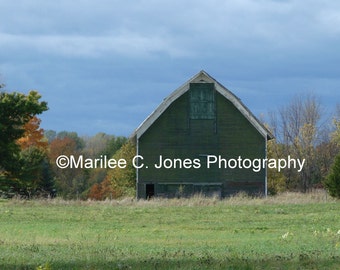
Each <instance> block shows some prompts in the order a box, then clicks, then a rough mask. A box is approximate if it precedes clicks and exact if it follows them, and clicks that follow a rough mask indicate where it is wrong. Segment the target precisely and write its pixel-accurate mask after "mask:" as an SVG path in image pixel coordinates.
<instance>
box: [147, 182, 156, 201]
mask: <svg viewBox="0 0 340 270" xmlns="http://www.w3.org/2000/svg"><path fill="white" fill-rule="evenodd" d="M145 193H146V199H147V200H149V199H151V198H152V197H153V196H154V195H155V185H154V184H146V185H145Z"/></svg>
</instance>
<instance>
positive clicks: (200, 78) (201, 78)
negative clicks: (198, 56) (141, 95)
mask: <svg viewBox="0 0 340 270" xmlns="http://www.w3.org/2000/svg"><path fill="white" fill-rule="evenodd" d="M204 82H206V83H214V84H215V89H216V91H217V92H219V93H220V94H221V95H222V96H224V97H225V98H226V99H228V100H229V101H230V102H231V103H233V104H234V106H235V107H236V108H237V109H238V110H239V111H240V112H241V113H242V114H243V115H244V117H246V118H247V119H248V121H249V122H250V123H251V124H252V125H253V126H254V127H255V128H256V129H257V130H258V132H259V133H260V134H261V135H262V136H263V137H265V138H267V139H268V140H270V139H273V138H274V136H273V135H272V134H271V132H270V131H269V130H268V129H267V128H266V127H265V126H264V125H263V124H262V123H261V122H260V121H259V120H258V119H257V118H256V117H255V116H254V115H253V114H252V113H251V111H250V110H249V109H248V108H247V107H246V106H245V105H244V104H243V103H242V102H241V100H240V99H239V98H238V97H236V96H235V95H234V94H233V93H232V92H231V91H229V90H228V89H227V88H225V87H224V86H223V85H222V84H220V83H219V82H218V81H216V80H215V79H214V78H212V77H211V76H210V75H209V74H208V73H206V72H205V71H204V70H201V71H200V72H199V73H197V74H196V75H195V76H193V77H192V78H191V79H189V80H188V81H187V82H186V83H184V84H183V85H182V86H180V87H179V88H177V89H176V90H175V91H174V92H172V93H171V94H170V95H169V96H168V97H166V98H165V99H164V100H163V102H162V103H161V104H160V105H159V106H158V107H157V108H156V109H155V110H154V111H153V112H152V113H151V114H150V115H149V116H148V117H147V118H146V119H145V120H144V121H143V122H142V123H141V124H140V125H139V127H137V129H136V130H135V131H134V132H133V134H132V136H131V137H135V136H136V137H137V139H138V138H140V137H141V136H142V135H143V134H144V132H145V131H146V130H147V129H148V128H149V127H150V126H151V125H152V124H153V123H154V122H155V121H156V120H157V118H158V117H159V116H160V115H161V114H162V113H163V112H164V111H165V110H166V109H167V108H168V107H169V106H170V104H171V103H172V102H174V101H175V100H176V99H177V98H179V97H180V96H181V95H183V94H184V93H185V92H187V91H188V90H189V88H190V83H204Z"/></svg>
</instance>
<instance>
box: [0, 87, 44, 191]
mask: <svg viewBox="0 0 340 270" xmlns="http://www.w3.org/2000/svg"><path fill="white" fill-rule="evenodd" d="M0 88H1V87H0ZM40 98H41V96H40V95H39V93H38V92H37V91H30V92H29V94H28V95H24V94H21V93H17V92H13V93H7V92H4V91H2V92H0V190H2V191H3V192H5V194H9V192H11V191H13V192H15V193H17V192H18V191H19V190H22V189H24V190H25V189H26V188H27V185H31V184H32V183H28V182H27V181H30V180H32V179H28V178H29V176H30V175H31V176H33V175H34V176H37V174H36V173H35V172H36V171H35V170H36V169H37V167H36V165H37V158H38V159H39V160H40V161H42V156H41V154H42V153H41V151H40V150H37V149H36V150H34V151H26V150H25V148H27V147H28V144H27V145H25V143H24V141H25V139H24V140H23V141H22V142H20V141H19V140H20V138H22V137H23V136H24V134H25V133H26V132H28V133H27V134H29V129H30V128H29V126H30V125H29V124H28V123H29V122H30V121H31V120H32V119H34V120H37V121H38V122H36V123H35V124H33V126H35V127H39V124H40V120H38V119H37V118H34V117H35V115H37V114H41V113H42V112H44V111H46V110H47V109H48V108H47V103H46V102H44V101H39V99H40ZM31 131H32V132H33V131H34V128H33V127H32V130H31ZM36 131H37V132H38V129H37V130H36ZM21 143H22V144H21ZM29 155H32V156H30V157H29ZM33 170H34V173H33ZM36 180H37V179H35V180H34V181H36ZM32 181H33V180H32Z"/></svg>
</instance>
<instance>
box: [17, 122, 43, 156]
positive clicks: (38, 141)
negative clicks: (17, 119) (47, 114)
mask: <svg viewBox="0 0 340 270" xmlns="http://www.w3.org/2000/svg"><path fill="white" fill-rule="evenodd" d="M40 123H41V120H40V119H39V118H38V117H37V116H36V115H34V116H33V117H32V118H31V119H30V120H29V121H28V122H27V123H26V124H25V125H24V134H23V136H22V137H21V138H19V139H18V140H17V143H18V144H19V145H20V148H21V149H27V148H29V147H32V146H34V147H37V148H40V149H42V150H44V151H47V147H48V142H47V140H46V139H45V136H44V130H43V129H42V128H40Z"/></svg>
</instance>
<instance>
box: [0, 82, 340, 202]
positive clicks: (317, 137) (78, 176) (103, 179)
mask: <svg viewBox="0 0 340 270" xmlns="http://www.w3.org/2000/svg"><path fill="white" fill-rule="evenodd" d="M1 88H2V89H0V91H1V92H0V196H3V197H6V196H7V197H11V196H14V195H19V196H24V197H34V196H45V197H46V196H50V197H53V196H56V195H57V196H62V197H63V198H67V199H74V198H79V199H86V198H91V199H96V200H103V199H106V198H118V197H122V196H133V195H134V194H135V169H134V168H133V166H132V164H128V167H127V168H125V169H119V168H115V169H113V170H110V169H103V168H95V169H86V168H65V169H60V168H58V166H57V165H56V164H55V160H56V158H57V157H58V156H60V155H67V156H70V155H73V156H74V157H75V158H77V157H79V156H80V155H83V156H84V157H87V158H93V159H94V158H97V157H99V156H101V155H102V156H107V157H112V158H115V159H116V160H118V159H120V158H124V159H125V160H127V161H129V160H132V157H133V156H134V155H135V154H136V149H135V146H134V145H133V143H132V142H131V141H129V140H128V138H126V137H124V136H114V135H109V134H105V133H98V134H96V135H94V136H91V137H90V136H78V134H77V133H76V132H69V131H62V132H56V131H53V130H46V131H44V130H43V129H42V128H40V123H41V120H40V119H39V118H38V116H39V115H40V114H41V113H43V112H44V111H46V110H48V106H47V102H45V101H40V99H41V95H40V94H39V93H38V92H37V91H31V92H29V94H27V95H24V94H21V93H18V92H11V93H9V92H7V91H4V90H3V86H2V87H1ZM268 115H269V117H268V118H267V119H266V121H265V122H266V123H265V125H266V126H267V127H268V129H269V130H271V132H272V133H273V135H274V137H275V139H273V140H270V141H269V142H268V145H267V154H268V158H277V159H279V158H285V157H287V156H288V155H289V156H291V157H293V158H299V159H306V164H305V166H304V168H303V170H302V171H301V172H297V171H296V170H294V169H292V168H286V169H284V170H283V171H280V172H278V171H276V170H271V169H268V192H269V194H276V193H278V192H283V191H301V192H307V191H309V190H310V189H312V188H326V189H327V190H328V192H329V193H330V194H331V195H332V196H335V197H340V190H339V189H340V105H338V106H337V109H336V110H335V112H334V114H333V115H332V116H331V117H330V118H329V119H326V118H325V116H324V115H323V110H322V106H321V104H320V102H319V100H318V99H317V98H316V97H315V96H313V95H312V94H306V95H303V96H298V97H294V98H293V99H292V101H291V102H290V103H289V104H287V105H286V106H283V107H281V108H279V109H278V110H276V111H274V112H271V113H269V114H268Z"/></svg>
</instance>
